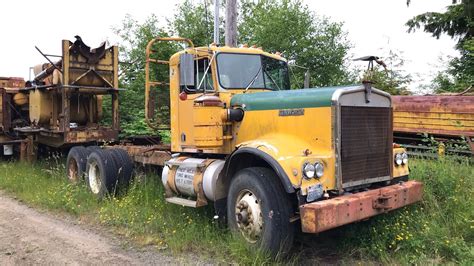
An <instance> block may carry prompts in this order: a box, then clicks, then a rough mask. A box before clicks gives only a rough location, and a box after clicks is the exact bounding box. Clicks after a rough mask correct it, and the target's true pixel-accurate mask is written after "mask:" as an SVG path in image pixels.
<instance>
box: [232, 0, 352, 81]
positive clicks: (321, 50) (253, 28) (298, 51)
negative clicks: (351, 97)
mask: <svg viewBox="0 0 474 266" xmlns="http://www.w3.org/2000/svg"><path fill="white" fill-rule="evenodd" d="M240 13H241V15H240V17H239V37H240V42H241V43H249V44H255V45H257V46H261V47H263V49H264V50H266V51H270V52H276V51H279V52H282V53H283V56H284V57H286V58H287V59H288V60H289V61H290V62H291V63H293V64H296V65H300V66H303V67H307V68H309V69H310V71H311V74H312V79H311V84H312V85H313V86H328V85H338V84H341V83H347V82H348V80H349V77H350V75H349V71H348V70H347V69H348V68H347V64H346V63H347V54H348V50H349V49H350V47H351V44H350V42H349V41H348V40H347V34H346V33H345V32H344V31H343V30H342V23H335V22H331V21H330V20H329V19H328V18H325V17H320V16H317V15H316V14H314V13H313V12H312V11H310V10H309V8H308V6H307V5H305V4H303V3H302V1H300V0H279V1H269V0H263V1H258V2H254V1H242V2H241V12H240ZM304 72H305V70H303V69H300V68H293V73H292V74H294V77H293V78H294V81H295V82H293V83H294V84H293V86H294V87H301V85H302V83H303V82H302V80H303V79H304V78H303V76H304Z"/></svg>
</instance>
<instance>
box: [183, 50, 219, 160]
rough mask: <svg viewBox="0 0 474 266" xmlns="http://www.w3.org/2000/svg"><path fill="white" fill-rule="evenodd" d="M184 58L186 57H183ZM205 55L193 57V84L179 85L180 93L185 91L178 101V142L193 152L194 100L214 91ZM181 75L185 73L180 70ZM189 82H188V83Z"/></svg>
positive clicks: (194, 145)
mask: <svg viewBox="0 0 474 266" xmlns="http://www.w3.org/2000/svg"><path fill="white" fill-rule="evenodd" d="M185 60H186V59H185ZM209 62H210V60H209V58H207V57H204V58H202V57H201V58H199V57H198V58H197V59H194V73H193V74H194V82H193V84H194V85H184V86H183V85H181V86H180V93H186V96H187V97H186V99H184V100H182V99H181V100H179V101H178V121H179V122H178V125H179V126H178V128H179V139H180V140H179V142H180V146H181V149H182V150H187V151H190V152H193V151H194V150H196V143H195V135H194V132H195V111H194V105H195V100H196V99H197V98H199V97H201V96H203V95H204V94H213V93H215V86H214V82H213V78H212V77H213V76H212V73H213V70H214V69H213V67H212V66H210V64H209ZM180 74H181V75H186V74H189V73H185V72H183V71H180ZM189 84H190V83H189Z"/></svg>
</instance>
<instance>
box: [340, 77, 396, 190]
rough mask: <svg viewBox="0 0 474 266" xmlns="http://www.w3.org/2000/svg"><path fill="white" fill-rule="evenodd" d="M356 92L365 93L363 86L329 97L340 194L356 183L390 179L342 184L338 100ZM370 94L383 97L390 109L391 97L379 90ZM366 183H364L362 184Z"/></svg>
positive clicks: (347, 88) (372, 104)
mask: <svg viewBox="0 0 474 266" xmlns="http://www.w3.org/2000/svg"><path fill="white" fill-rule="evenodd" d="M356 92H365V88H364V86H362V85H360V86H351V87H346V88H341V89H338V90H336V91H335V92H334V93H333V94H332V97H331V102H332V103H331V109H332V115H331V117H332V146H333V149H334V155H335V159H336V160H335V161H336V163H335V173H336V189H337V190H338V192H339V193H340V194H342V193H344V188H346V187H350V186H356V185H358V184H357V183H361V182H362V184H366V183H372V182H377V179H378V178H388V179H390V178H391V177H390V176H388V177H376V178H372V179H367V180H359V181H353V182H348V183H346V184H344V185H343V184H342V169H341V161H340V160H341V130H340V129H341V115H340V114H341V104H340V102H339V101H340V98H341V97H342V96H343V95H345V94H350V93H356ZM372 94H378V95H381V96H385V97H387V98H388V99H389V102H390V106H389V107H392V97H391V95H390V94H389V93H387V92H384V91H381V90H379V89H375V88H372ZM367 105H368V106H374V103H372V101H371V102H369V103H368V104H367ZM365 181H367V182H366V183H364V182H365ZM380 181H385V179H382V180H380Z"/></svg>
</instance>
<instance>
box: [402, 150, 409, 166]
mask: <svg viewBox="0 0 474 266" xmlns="http://www.w3.org/2000/svg"><path fill="white" fill-rule="evenodd" d="M402 163H403V164H407V163H408V154H407V153H406V152H404V153H402Z"/></svg>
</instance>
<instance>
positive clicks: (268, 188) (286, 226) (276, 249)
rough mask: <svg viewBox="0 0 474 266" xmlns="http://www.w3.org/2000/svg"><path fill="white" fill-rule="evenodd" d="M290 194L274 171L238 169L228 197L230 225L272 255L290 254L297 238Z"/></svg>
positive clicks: (250, 241)
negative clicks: (291, 221) (294, 239)
mask: <svg viewBox="0 0 474 266" xmlns="http://www.w3.org/2000/svg"><path fill="white" fill-rule="evenodd" d="M292 214H293V211H292V205H291V202H290V200H289V196H288V194H287V193H286V191H285V190H284V189H283V186H282V185H281V183H280V180H279V179H278V177H277V176H276V175H275V173H274V172H273V171H272V170H270V169H268V168H263V167H250V168H246V169H243V170H240V171H239V172H237V174H236V175H235V176H234V178H233V179H232V181H231V184H230V188H229V194H228V197H227V219H228V225H229V228H230V229H231V230H233V231H235V232H239V233H240V234H241V235H242V236H243V237H244V239H245V240H246V241H247V242H248V243H249V244H250V245H254V246H255V247H257V248H260V249H262V250H264V251H267V252H270V254H271V255H272V256H277V255H278V254H285V253H287V252H288V251H289V250H290V248H291V246H292V244H293V238H294V224H292V223H290V218H291V215H292Z"/></svg>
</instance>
